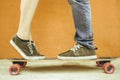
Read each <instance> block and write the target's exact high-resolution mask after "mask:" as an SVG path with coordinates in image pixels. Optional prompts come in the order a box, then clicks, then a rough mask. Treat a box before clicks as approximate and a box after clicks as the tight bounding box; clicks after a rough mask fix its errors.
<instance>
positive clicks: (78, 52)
mask: <svg viewBox="0 0 120 80" xmlns="http://www.w3.org/2000/svg"><path fill="white" fill-rule="evenodd" d="M96 58H97V56H96V52H95V50H92V49H88V48H86V47H84V46H82V45H80V44H76V45H75V46H74V47H73V48H72V49H70V50H68V51H67V52H64V53H61V54H59V55H58V59H72V60H80V59H96Z"/></svg>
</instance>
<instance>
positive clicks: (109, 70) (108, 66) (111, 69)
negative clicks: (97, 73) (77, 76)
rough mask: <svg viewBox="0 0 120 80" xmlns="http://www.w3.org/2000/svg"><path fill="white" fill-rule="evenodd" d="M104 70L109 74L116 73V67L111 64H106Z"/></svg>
mask: <svg viewBox="0 0 120 80" xmlns="http://www.w3.org/2000/svg"><path fill="white" fill-rule="evenodd" d="M103 69H104V72H105V73H107V74H112V73H114V71H115V67H114V65H113V64H111V63H105V64H104V65H103Z"/></svg>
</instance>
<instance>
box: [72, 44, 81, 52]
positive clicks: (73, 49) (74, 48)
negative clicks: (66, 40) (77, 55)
mask: <svg viewBox="0 0 120 80" xmlns="http://www.w3.org/2000/svg"><path fill="white" fill-rule="evenodd" d="M80 47H82V46H81V45H79V44H76V45H75V46H74V47H73V48H71V49H70V50H72V51H73V52H75V51H76V50H78V49H79V48H80Z"/></svg>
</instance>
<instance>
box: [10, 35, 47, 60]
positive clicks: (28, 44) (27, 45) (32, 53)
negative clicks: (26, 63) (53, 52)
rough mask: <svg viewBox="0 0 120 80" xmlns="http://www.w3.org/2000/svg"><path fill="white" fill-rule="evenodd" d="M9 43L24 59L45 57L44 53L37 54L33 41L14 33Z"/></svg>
mask: <svg viewBox="0 0 120 80" xmlns="http://www.w3.org/2000/svg"><path fill="white" fill-rule="evenodd" d="M10 43H11V45H12V46H13V47H14V48H15V49H16V50H17V51H18V52H19V53H20V55H21V56H22V57H23V58H25V59H28V60H37V59H44V58H45V56H44V55H41V54H39V52H38V49H37V47H36V46H35V43H34V42H33V41H30V40H22V39H20V38H19V37H18V36H17V35H16V36H15V37H14V38H13V39H12V40H10Z"/></svg>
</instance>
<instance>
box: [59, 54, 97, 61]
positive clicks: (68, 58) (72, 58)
mask: <svg viewBox="0 0 120 80" xmlns="http://www.w3.org/2000/svg"><path fill="white" fill-rule="evenodd" d="M58 59H62V60H87V59H97V56H96V55H93V56H80V57H63V56H58Z"/></svg>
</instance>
